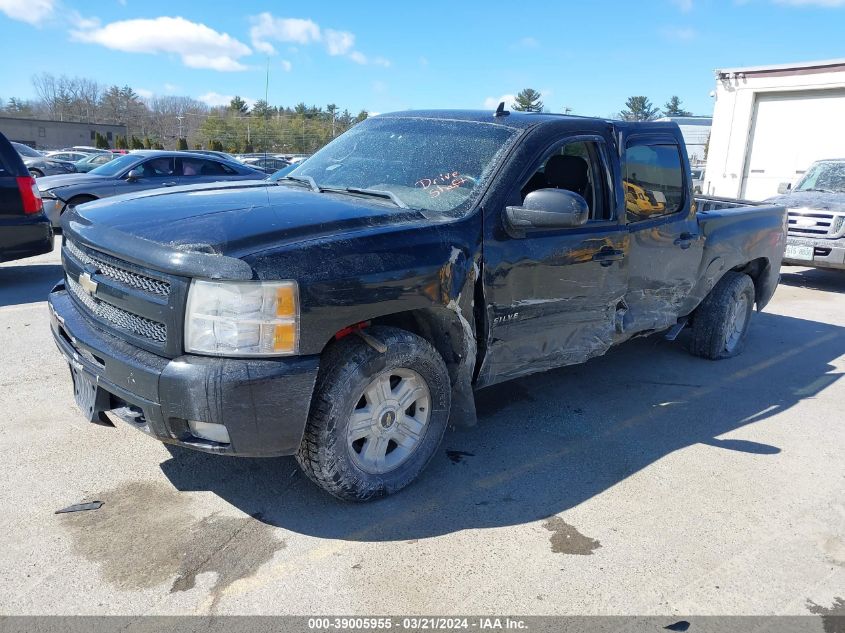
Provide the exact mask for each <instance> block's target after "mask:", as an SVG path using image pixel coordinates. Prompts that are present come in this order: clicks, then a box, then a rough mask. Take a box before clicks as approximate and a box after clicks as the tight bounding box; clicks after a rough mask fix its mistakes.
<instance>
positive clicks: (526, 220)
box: [505, 189, 590, 237]
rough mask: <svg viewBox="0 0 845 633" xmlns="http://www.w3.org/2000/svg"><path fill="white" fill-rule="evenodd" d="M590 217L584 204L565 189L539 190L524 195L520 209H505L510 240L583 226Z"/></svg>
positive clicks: (578, 196)
mask: <svg viewBox="0 0 845 633" xmlns="http://www.w3.org/2000/svg"><path fill="white" fill-rule="evenodd" d="M589 217H590V207H589V205H588V204H587V201H586V200H584V198H583V197H582V196H580V195H578V194H577V193H575V192H573V191H568V190H566V189H538V190H537V191H532V192H531V193H529V194H528V195H527V196H525V201H524V202H523V203H522V206H521V207H507V208H506V209H505V225H506V226H507V228H508V233H510V234H511V236H512V237H525V233H526V232H528V231H551V230H554V229H571V228H574V227H578V226H582V225H584V224H585V223H586V222H587V220H588V219H589Z"/></svg>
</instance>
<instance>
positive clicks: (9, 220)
mask: <svg viewBox="0 0 845 633" xmlns="http://www.w3.org/2000/svg"><path fill="white" fill-rule="evenodd" d="M52 250H53V227H52V226H51V225H50V220H49V219H47V216H46V215H44V205H43V204H42V203H41V196H40V194H39V193H38V186H37V185H36V183H35V178H33V177H32V176H31V175H30V173H29V171H28V170H27V168H26V165H24V163H23V160H22V159H21V157H20V154H18V152H17V151H16V150H15V148H14V147H13V146H12V144H11V143H10V142H9V140H8V139H7V138H6V137H5V136H3V134H0V261H3V262H5V261H9V260H12V259H22V258H24V257H33V256H35V255H41V254H42V253H49V252H50V251H52Z"/></svg>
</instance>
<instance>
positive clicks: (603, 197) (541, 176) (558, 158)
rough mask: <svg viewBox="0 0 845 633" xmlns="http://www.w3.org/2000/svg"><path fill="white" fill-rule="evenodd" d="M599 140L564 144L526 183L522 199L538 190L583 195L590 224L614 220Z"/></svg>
mask: <svg viewBox="0 0 845 633" xmlns="http://www.w3.org/2000/svg"><path fill="white" fill-rule="evenodd" d="M602 166H603V163H602V154H601V150H600V145H599V143H598V142H597V141H571V142H564V143H561V144H560V145H559V146H558V147H557V148H555V149H554V150H553V151H552V152H551V154H549V155H546V157H545V159H544V160H543V162H542V163H541V164H540V165H539V166H538V167H537V169H536V170H534V172H533V173H532V174H531V175H530V176H529V178H528V179H527V180H526V181H525V182H524V183H523V185H522V188H521V190H520V193H521V196H522V200H523V202H524V201H525V197H526V196H527V195H528V194H529V193H531V192H532V191H537V190H539V189H566V190H568V191H572V192H574V193H577V194H578V195H580V196H581V197H582V198H584V200H586V201H587V206H588V207H589V208H590V222H602V221H606V220H610V219H612V209H611V208H610V205H609V204H608V196H607V186H606V184H605V182H604V172H603V169H602Z"/></svg>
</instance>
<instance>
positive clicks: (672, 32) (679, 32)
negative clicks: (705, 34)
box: [660, 26, 698, 42]
mask: <svg viewBox="0 0 845 633" xmlns="http://www.w3.org/2000/svg"><path fill="white" fill-rule="evenodd" d="M660 33H661V34H662V35H663V37H665V38H666V39H667V40H674V41H676V42H690V41H692V40H694V39H695V38H696V37H698V32H697V31H696V30H695V29H693V28H691V27H688V26H667V27H665V28H663V29H661V31H660Z"/></svg>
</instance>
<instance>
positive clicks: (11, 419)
mask: <svg viewBox="0 0 845 633" xmlns="http://www.w3.org/2000/svg"><path fill="white" fill-rule="evenodd" d="M60 276H61V268H60V265H59V257H58V252H54V253H52V254H50V255H46V256H42V257H38V258H33V259H31V260H23V261H20V262H10V263H7V264H3V265H2V266H0V350H2V359H3V360H2V363H0V411H2V414H3V415H2V418H0V464H2V468H0V533H2V534H3V539H2V543H3V555H2V556H0V614H11V613H16V614H125V615H134V614H142V613H148V614H150V613H154V614H206V613H217V614H235V613H237V614H298V615H312V614H341V613H342V614H361V615H372V614H397V615H401V614H467V613H475V614H483V613H512V614H535V615H536V614H579V615H585V614H614V615H627V614H631V615H655V614H661V615H670V614H684V615H689V614H699V615H701V614H714V615H740V614H741V615H754V614H765V615H771V614H790V615H808V614H810V613H821V614H824V613H829V612H833V611H832V610H833V609H835V608H836V605H840V607H839V608H842V605H843V598H845V423H844V422H845V416H843V402H845V381H843V380H841V378H842V374H843V371H845V273H837V272H830V271H818V270H810V269H801V268H786V269H784V276H783V283H782V284H781V286H780V288H779V289H778V291H777V294H776V295H775V298H774V301H773V302H772V304H771V306H769V307H768V308H767V309H766V311H765V312H763V313H755V315H754V318H753V323H752V331H751V333H750V336H749V339H748V343H747V348H746V350H745V352H744V354H743V355H742V356H740V357H738V358H735V359H731V360H727V361H721V362H712V361H706V360H701V359H698V358H694V357H692V356H690V355H689V354H688V353H687V352H686V350H685V347H686V345H687V344H688V341H687V338H686V335H685V334H682V335H681V337H680V338H679V340H678V341H676V342H674V343H670V342H667V341H665V340H663V339H662V338H661V337H659V336H655V337H650V338H646V339H640V340H636V341H632V342H630V343H628V344H626V345H624V346H621V347H620V348H618V349H616V350H613V351H612V352H611V353H609V354H607V355H606V356H604V357H602V358H598V359H594V360H592V361H590V362H588V363H587V364H585V365H582V366H575V367H568V368H563V369H559V370H554V371H550V372H547V373H545V374H540V375H536V376H531V377H528V378H524V379H520V380H517V381H515V382H511V383H507V384H505V385H501V386H499V387H495V388H492V389H488V390H485V391H481V392H480V393H479V394H478V396H477V401H478V409H479V424H478V426H477V427H475V428H472V429H457V430H449V431H447V434H446V437H445V439H444V443H443V446H442V448H441V450H440V452H439V454H438V455H437V456H436V457H435V459H434V460H433V461H432V463H431V465H430V466H429V468H428V470H427V471H426V472H425V473H424V474H423V477H422V478H421V479H420V481H418V482H417V483H416V484H414V485H413V486H411V487H409V488H408V489H406V490H405V491H403V492H402V493H400V494H398V495H396V496H394V497H391V498H388V499H385V500H381V501H377V502H375V503H369V504H363V505H352V504H347V503H342V502H339V501H336V500H334V499H333V498H331V497H329V496H327V495H326V494H325V493H323V492H321V491H320V490H319V489H317V488H316V487H315V486H314V485H312V484H311V483H310V482H309V481H308V480H307V479H306V478H305V477H304V476H303V475H302V474H300V473H299V471H298V469H297V466H296V464H295V462H294V460H293V459H292V458H279V459H263V460H261V459H235V458H224V457H215V456H209V455H205V454H201V453H195V452H190V451H187V450H181V449H175V448H168V447H165V446H164V445H162V444H159V443H157V442H155V441H153V440H151V439H150V438H148V437H146V436H144V435H142V434H141V433H139V432H137V431H135V430H133V429H130V428H128V427H125V426H118V427H117V428H114V429H111V428H104V427H100V426H96V425H93V424H87V423H85V422H84V421H83V420H82V418H81V416H80V415H79V414H78V413H77V411H76V409H75V405H74V403H73V397H72V390H71V382H70V376H69V372H68V369H67V366H66V365H65V363H64V361H63V360H62V358H61V357H60V355H59V353H58V351H57V350H56V349H55V346H54V344H53V341H52V338H51V336H50V332H49V327H48V315H47V308H46V305H45V303H44V298H45V296H46V294H47V292H48V291H49V289H50V287H51V286H52V285H53V283H54V282H55V281H56V280H58V279H59V278H60ZM94 500H99V501H102V502H103V506H102V507H101V508H100V509H98V510H92V511H88V512H79V513H72V514H54V512H55V511H56V510H57V509H60V508H63V507H66V506H69V505H71V504H75V503H82V502H87V501H94Z"/></svg>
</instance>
